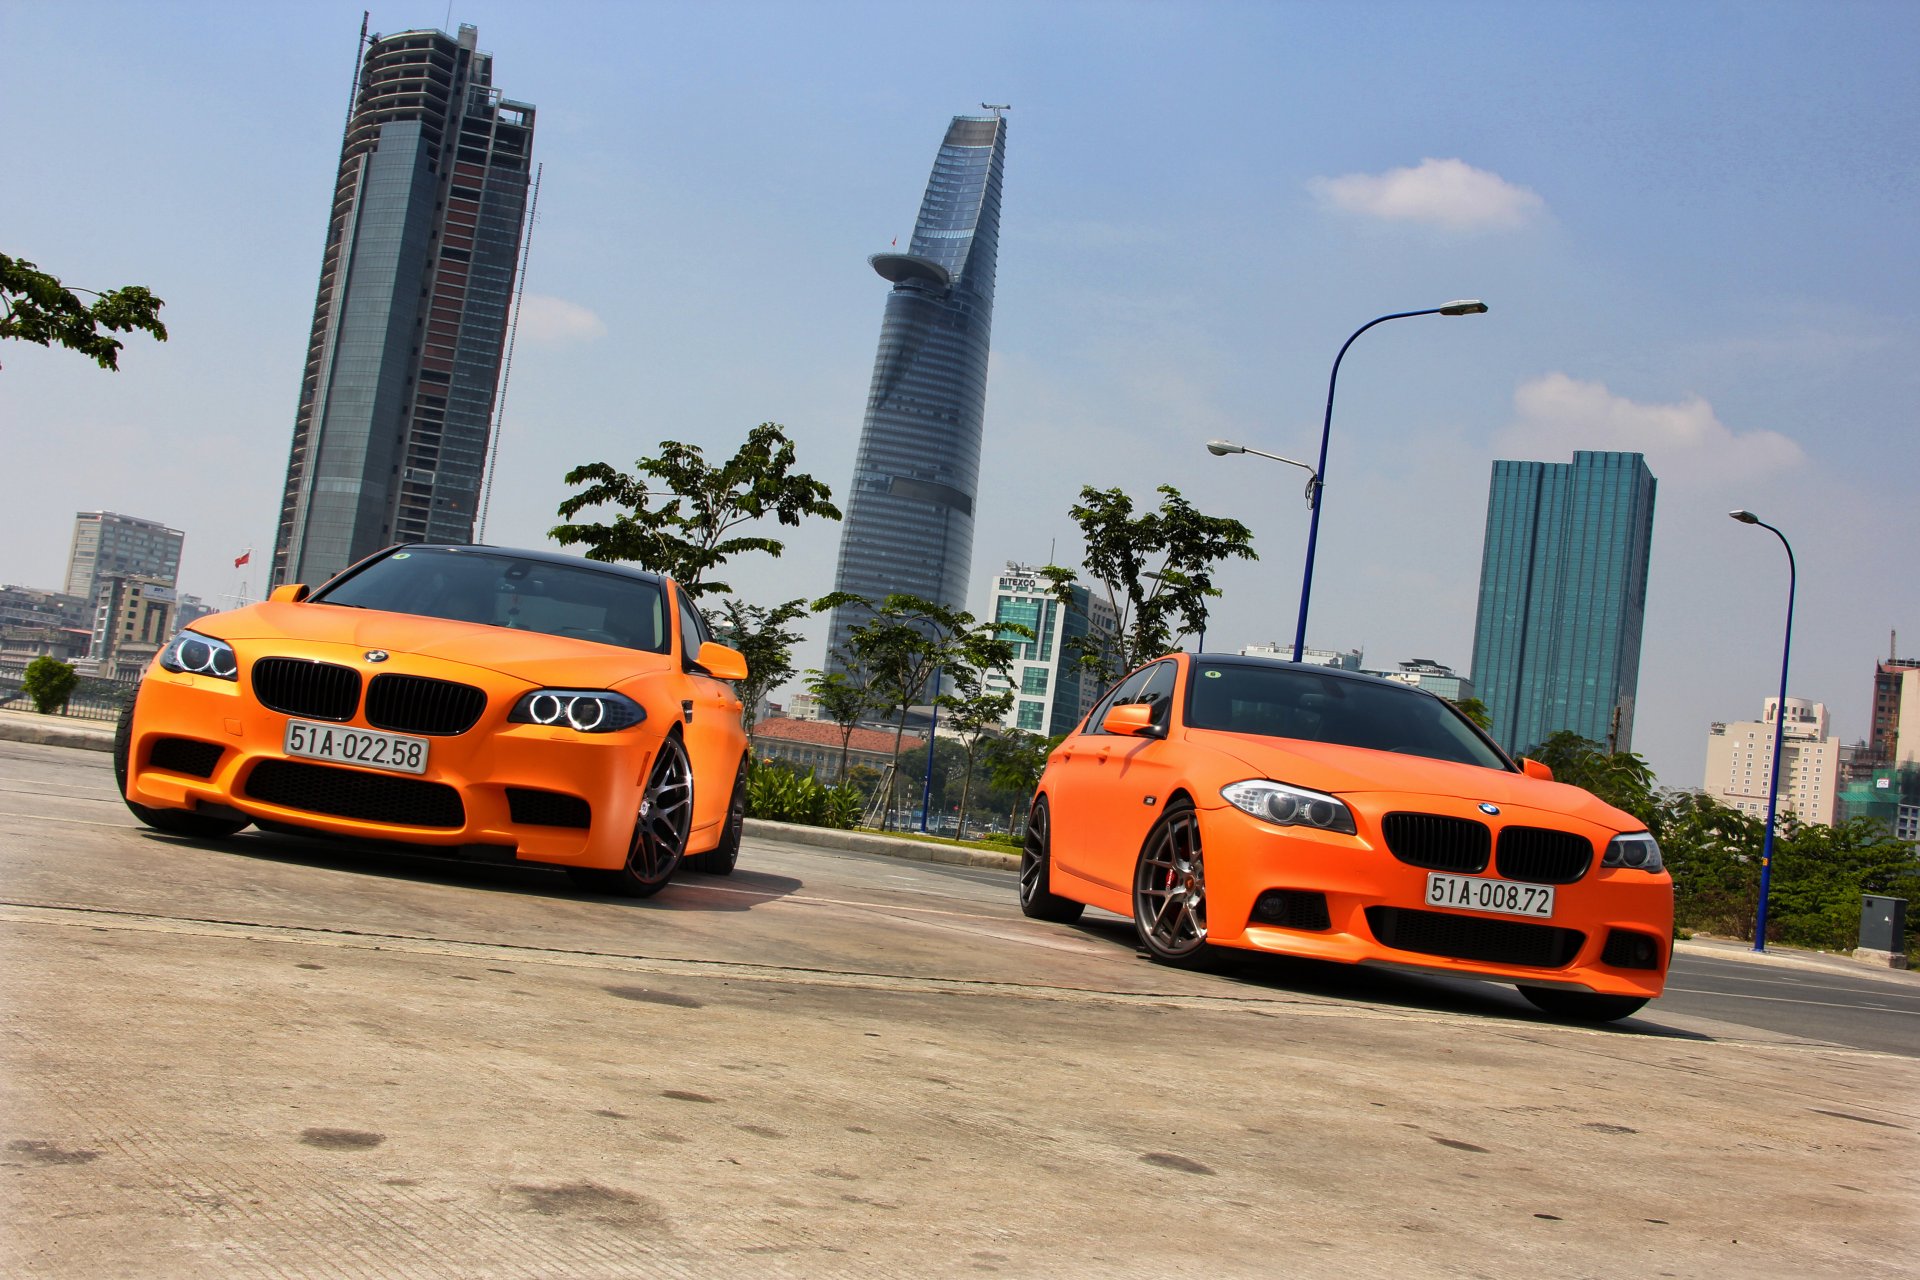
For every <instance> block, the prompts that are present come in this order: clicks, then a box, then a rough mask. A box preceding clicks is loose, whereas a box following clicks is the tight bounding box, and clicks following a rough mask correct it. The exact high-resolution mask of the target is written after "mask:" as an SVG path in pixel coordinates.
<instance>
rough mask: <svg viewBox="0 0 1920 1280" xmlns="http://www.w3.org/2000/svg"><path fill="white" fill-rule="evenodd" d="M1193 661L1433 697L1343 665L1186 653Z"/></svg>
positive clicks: (1246, 655)
mask: <svg viewBox="0 0 1920 1280" xmlns="http://www.w3.org/2000/svg"><path fill="white" fill-rule="evenodd" d="M1187 656H1188V657H1189V658H1191V659H1192V660H1193V661H1195V662H1205V663H1208V664H1210V665H1212V666H1216V667H1271V668H1273V669H1275V670H1279V671H1311V672H1312V673H1313V674H1315V675H1320V676H1333V677H1334V678H1335V679H1338V680H1357V681H1361V682H1363V683H1366V684H1390V685H1395V686H1397V687H1399V688H1402V689H1405V690H1406V691H1407V692H1408V693H1424V694H1426V695H1427V696H1428V697H1429V698H1431V697H1434V696H1435V695H1434V693H1433V691H1432V690H1430V689H1421V688H1418V687H1416V686H1414V685H1410V684H1401V683H1400V682H1399V681H1398V680H1389V679H1387V678H1386V677H1385V676H1376V675H1370V674H1368V673H1367V672H1364V671H1348V670H1347V669H1346V668H1344V667H1323V666H1320V665H1319V664H1318V663H1313V662H1293V661H1290V660H1288V659H1286V658H1257V657H1254V656H1252V655H1251V654H1241V653H1193V654H1188V655H1187Z"/></svg>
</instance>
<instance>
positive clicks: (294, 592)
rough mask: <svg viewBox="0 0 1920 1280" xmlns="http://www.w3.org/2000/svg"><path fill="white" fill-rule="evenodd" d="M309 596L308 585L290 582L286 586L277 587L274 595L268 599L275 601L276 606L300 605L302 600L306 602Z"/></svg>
mask: <svg viewBox="0 0 1920 1280" xmlns="http://www.w3.org/2000/svg"><path fill="white" fill-rule="evenodd" d="M309 594H310V593H309V592H308V591H307V584H306V583H304V582H289V583H287V584H286V585H285V586H281V587H275V588H274V589H273V594H272V595H269V596H268V597H267V599H269V600H271V601H273V602H274V603H275V604H299V603H300V602H301V601H302V600H305V599H306V598H307V596H308V595H309Z"/></svg>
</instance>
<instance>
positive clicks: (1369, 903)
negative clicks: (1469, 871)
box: [1199, 797, 1673, 999]
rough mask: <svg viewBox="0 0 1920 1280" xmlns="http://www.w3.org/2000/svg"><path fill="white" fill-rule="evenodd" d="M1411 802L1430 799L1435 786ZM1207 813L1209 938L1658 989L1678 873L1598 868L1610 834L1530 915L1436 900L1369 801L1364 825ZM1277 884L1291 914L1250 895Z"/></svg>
mask: <svg viewBox="0 0 1920 1280" xmlns="http://www.w3.org/2000/svg"><path fill="white" fill-rule="evenodd" d="M1417 803H1421V804H1422V805H1423V806H1424V807H1429V808H1432V807H1434V804H1433V799H1432V798H1431V797H1422V798H1420V800H1419V801H1418V802H1417ZM1199 816H1200V824H1201V844H1202V848H1203V849H1204V850H1205V851H1206V867H1207V925H1208V940H1209V941H1210V942H1214V943H1217V944H1219V945H1222V946H1229V947H1241V948H1246V949H1248V950H1254V951H1270V952H1275V953H1279V954H1285V955H1291V956H1301V957H1306V958H1310V959H1318V960H1331V961H1338V962H1340V963H1345V964H1377V965H1386V966H1391V967H1395V968H1403V969H1417V970H1424V971H1427V972H1434V973H1446V974H1451V975H1453V976H1456V977H1466V978H1481V979H1492V980H1495V981H1500V982H1513V983H1519V984H1525V985H1530V986H1549V987H1565V988H1568V989H1571V990H1580V991H1593V992H1596V993H1599V994H1603V995H1619V996H1639V997H1644V998H1648V999H1651V998H1653V997H1655V996H1658V995H1659V994H1660V993H1661V991H1662V990H1664V989H1665V985H1666V975H1667V966H1668V964H1669V962H1670V960H1671V958H1672V950H1673V885H1672V881H1671V880H1670V879H1669V878H1668V877H1667V876H1666V875H1665V874H1664V873H1652V874H1650V873H1648V872H1645V871H1639V870H1632V869H1627V868H1616V869H1603V868H1602V867H1600V865H1599V854H1600V852H1601V850H1603V849H1604V847H1605V838H1604V837H1602V838H1600V840H1599V843H1598V844H1597V845H1596V847H1595V854H1594V860H1593V865H1592V866H1591V867H1590V868H1589V869H1588V870H1587V872H1586V874H1585V875H1583V876H1581V877H1580V878H1579V879H1578V880H1575V881H1573V882H1570V883H1560V884H1556V885H1555V886H1554V891H1555V897H1554V909H1553V916H1552V918H1551V919H1549V920H1535V919H1531V918H1523V917H1518V916H1509V915H1501V914H1493V913H1483V912H1474V911H1464V910H1454V909H1448V908H1443V907H1435V906H1430V905H1429V904H1428V903H1427V901H1426V886H1427V876H1428V868H1425V867H1422V866H1416V865H1411V864H1409V863H1407V862H1403V861H1401V860H1399V859H1397V858H1396V857H1395V856H1394V855H1393V853H1392V852H1390V851H1389V850H1388V849H1387V847H1386V845H1385V841H1384V840H1383V839H1382V838H1381V837H1380V835H1379V828H1378V826H1377V825H1376V824H1374V823H1372V822H1370V821H1369V820H1368V818H1367V816H1366V815H1365V814H1364V813H1363V812H1362V813H1356V819H1357V821H1358V823H1359V826H1360V835H1359V836H1344V835H1335V834H1330V833H1323V832H1317V831H1306V830H1302V829H1300V828H1290V827H1276V826H1273V825H1272V824H1270V823H1264V822H1260V821H1259V820H1257V819H1254V818H1251V817H1249V816H1247V815H1245V814H1242V813H1241V812H1240V811H1239V810H1237V809H1230V808H1228V809H1209V810H1202V811H1201V812H1200V815H1199ZM1509 821H1512V822H1514V824H1515V825H1524V824H1525V823H1526V822H1527V821H1532V822H1535V823H1539V824H1541V825H1545V824H1547V823H1550V822H1554V817H1553V815H1546V814H1537V813H1536V814H1519V813H1516V814H1514V815H1513V816H1512V817H1511V818H1510V819H1509ZM1558 825H1561V826H1564V827H1566V828H1567V829H1572V828H1573V827H1574V825H1575V824H1571V823H1560V824H1558ZM1592 834H1594V835H1599V834H1600V833H1598V832H1594V833H1592ZM1484 874H1487V875H1489V876H1491V875H1493V874H1494V873H1493V872H1492V871H1488V872H1486V873H1484ZM1270 891H1280V892H1282V893H1286V894H1288V895H1290V900H1289V907H1290V911H1289V917H1290V918H1289V920H1288V922H1287V923H1285V924H1281V923H1269V922H1264V921H1262V920H1261V919H1259V918H1258V913H1257V912H1256V904H1258V903H1260V900H1261V896H1262V895H1263V894H1266V893H1269V892H1270ZM1301 895H1304V896H1301ZM1316 898H1320V899H1323V900H1324V903H1325V914H1324V917H1320V916H1318V914H1317V913H1318V905H1317V902H1316ZM1272 901H1273V900H1271V899H1270V900H1269V902H1270V903H1271V902H1272ZM1301 904H1304V906H1303V905H1301ZM1266 914H1269V915H1271V914H1273V912H1272V911H1271V909H1270V908H1269V909H1268V910H1267V911H1266Z"/></svg>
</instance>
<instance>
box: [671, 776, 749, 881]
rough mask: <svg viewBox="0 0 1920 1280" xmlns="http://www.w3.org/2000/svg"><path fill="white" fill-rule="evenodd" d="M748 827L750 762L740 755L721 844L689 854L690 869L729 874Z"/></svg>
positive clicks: (687, 864) (723, 874)
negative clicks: (748, 764)
mask: <svg viewBox="0 0 1920 1280" xmlns="http://www.w3.org/2000/svg"><path fill="white" fill-rule="evenodd" d="M746 828H747V762H746V759H745V757H742V758H741V761H740V768H739V771H738V772H736V773H735V774H734V775H733V795H732V796H731V797H729V798H728V800H727V824H726V826H724V827H722V828H721V829H720V843H719V844H717V845H715V846H713V848H711V849H709V850H707V851H706V852H705V853H696V854H692V855H690V856H688V858H687V860H686V866H687V870H689V871H698V872H699V873H700V874H702V875H708V876H730V875H732V874H733V868H734V867H735V865H737V864H738V863H739V861H740V837H741V836H742V835H743V834H744V833H745V831H746Z"/></svg>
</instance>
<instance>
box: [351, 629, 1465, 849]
mask: <svg viewBox="0 0 1920 1280" xmlns="http://www.w3.org/2000/svg"><path fill="white" fill-rule="evenodd" d="M367 656H368V657H369V658H371V657H372V656H373V655H372V654H368V655H367ZM1480 812H1482V813H1484V814H1486V815H1487V816H1488V817H1493V816H1495V815H1497V814H1498V813H1499V812H1500V806H1499V805H1497V804H1488V803H1487V802H1486V801H1485V800H1482V801H1481V802H1480Z"/></svg>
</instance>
